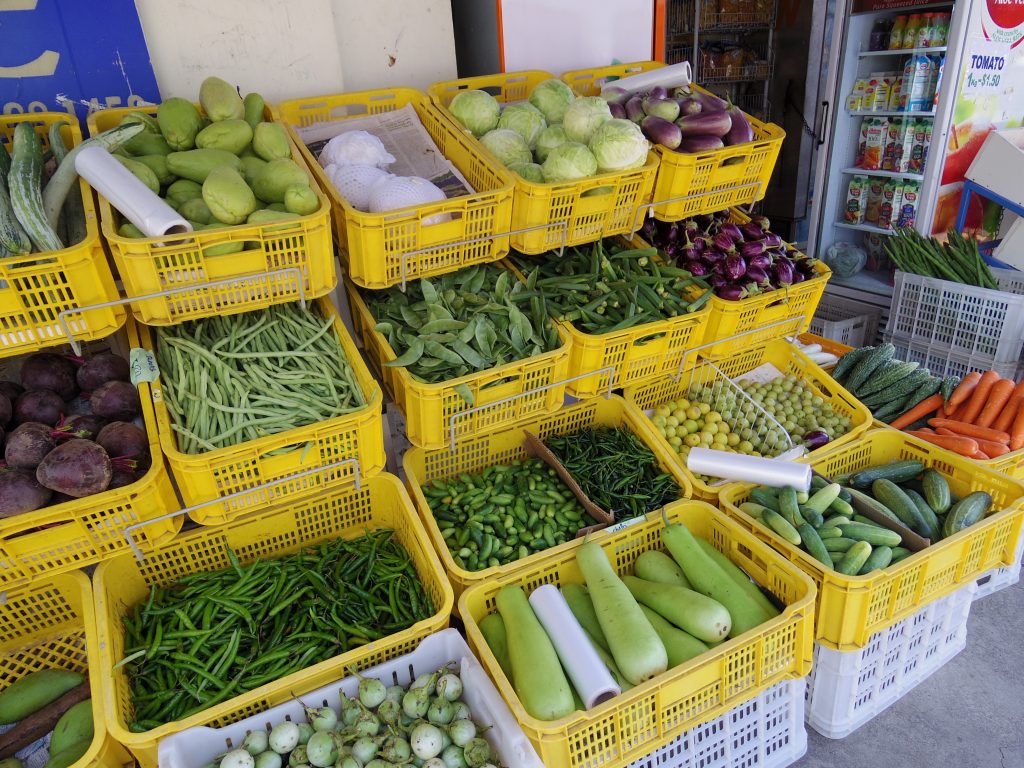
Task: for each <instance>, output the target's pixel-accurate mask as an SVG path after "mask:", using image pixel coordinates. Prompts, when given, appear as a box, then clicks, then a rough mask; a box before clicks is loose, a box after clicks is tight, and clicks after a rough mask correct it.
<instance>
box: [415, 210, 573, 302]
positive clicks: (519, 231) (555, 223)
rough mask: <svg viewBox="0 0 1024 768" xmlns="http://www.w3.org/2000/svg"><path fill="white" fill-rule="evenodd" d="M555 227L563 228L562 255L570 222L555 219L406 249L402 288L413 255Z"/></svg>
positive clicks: (559, 253)
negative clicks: (411, 249) (479, 235)
mask: <svg viewBox="0 0 1024 768" xmlns="http://www.w3.org/2000/svg"><path fill="white" fill-rule="evenodd" d="M553 227H561V229H562V242H561V243H560V244H559V246H558V256H559V258H561V257H562V254H564V253H565V244H566V241H567V240H568V239H569V222H568V221H553V222H551V223H550V224H538V225H537V226H535V227H523V228H522V229H510V230H509V231H508V232H498V233H496V234H493V235H484V236H483V237H471V238H466V239H465V240H452V241H449V242H447V243H440V244H438V245H431V246H430V247H428V248H418V249H416V250H415V251H405V252H404V253H403V254H402V282H401V284H400V285H401V288H400V290H401V291H402V292H403V293H405V286H406V283H407V282H408V278H407V274H408V262H409V259H410V258H412V257H413V256H420V255H422V254H424V253H433V252H434V251H442V250H444V249H445V248H458V247H460V246H464V245H476V244H477V243H486V242H489V241H491V240H497V239H498V238H499V237H508V236H510V235H522V234H524V233H526V232H535V231H536V230H538V229H552V228H553Z"/></svg>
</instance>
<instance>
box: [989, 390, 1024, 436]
mask: <svg viewBox="0 0 1024 768" xmlns="http://www.w3.org/2000/svg"><path fill="white" fill-rule="evenodd" d="M1021 402H1024V379H1021V380H1020V382H1019V383H1018V384H1017V386H1016V387H1014V389H1013V394H1012V395H1010V400H1009V402H1008V403H1007V404H1006V405H1004V406H1003V410H1002V411H1000V412H999V418H998V419H996V420H995V422H994V423H993V424H992V426H993V427H994V428H995V429H998V430H1001V431H1003V432H1009V431H1010V427H1012V426H1013V420H1014V418H1015V417H1016V416H1017V410H1018V409H1019V408H1020V405H1021Z"/></svg>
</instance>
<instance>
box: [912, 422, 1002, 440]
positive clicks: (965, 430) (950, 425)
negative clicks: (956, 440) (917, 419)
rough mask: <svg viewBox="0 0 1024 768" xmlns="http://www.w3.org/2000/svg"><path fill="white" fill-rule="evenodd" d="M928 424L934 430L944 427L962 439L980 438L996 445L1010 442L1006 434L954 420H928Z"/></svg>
mask: <svg viewBox="0 0 1024 768" xmlns="http://www.w3.org/2000/svg"><path fill="white" fill-rule="evenodd" d="M928 424H929V425H930V426H933V427H935V428H936V429H938V428H939V427H945V428H946V429H950V430H952V431H953V432H955V433H956V434H958V435H963V436H964V437H980V438H981V439H982V440H994V441H995V442H997V443H1008V442H1010V436H1009V435H1008V434H1007V433H1006V432H1000V431H999V430H997V429H989V428H988V427H979V426H976V425H974V424H968V423H967V422H964V421H956V420H955V419H928Z"/></svg>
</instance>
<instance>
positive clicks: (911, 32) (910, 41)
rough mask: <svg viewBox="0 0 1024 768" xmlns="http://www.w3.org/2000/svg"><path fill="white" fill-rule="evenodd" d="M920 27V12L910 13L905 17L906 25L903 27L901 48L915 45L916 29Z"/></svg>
mask: <svg viewBox="0 0 1024 768" xmlns="http://www.w3.org/2000/svg"><path fill="white" fill-rule="evenodd" d="M920 27H921V14H919V13H912V14H910V18H909V19H907V26H905V27H904V28H903V48H904V49H906V48H913V47H914V46H915V45H917V30H918V29H920Z"/></svg>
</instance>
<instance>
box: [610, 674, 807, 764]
mask: <svg viewBox="0 0 1024 768" xmlns="http://www.w3.org/2000/svg"><path fill="white" fill-rule="evenodd" d="M806 685H807V681H806V679H803V678H801V679H800V680H784V681H783V682H781V683H778V684H777V685H773V686H772V687H771V688H768V689H767V690H765V691H762V692H761V693H759V694H757V696H755V697H754V698H752V699H751V700H750V701H747V702H745V703H743V704H741V705H740V706H738V707H735V708H734V709H731V710H729V711H728V712H726V713H725V714H724V715H722V716H721V717H717V718H715V719H714V720H712V721H711V722H709V723H704V724H703V725H698V726H697V727H696V728H691V729H690V730H688V731H686V732H685V733H684V734H682V735H681V736H680V737H679V738H678V739H676V740H675V741H673V742H672V743H671V744H667V745H665V746H664V747H662V748H661V749H659V750H657V751H655V752H652V753H651V754H649V755H648V756H647V757H645V758H643V759H642V760H637V761H636V762H635V763H632V764H631V765H630V768H785V766H788V765H792V764H793V763H795V762H796V761H797V760H799V759H800V758H801V757H803V756H804V753H806V752H807V728H806V727H805V726H804V696H805V693H804V689H805V688H806Z"/></svg>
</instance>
